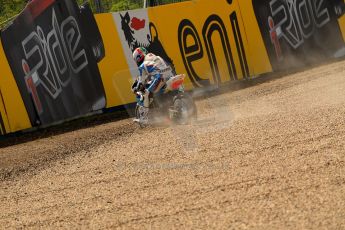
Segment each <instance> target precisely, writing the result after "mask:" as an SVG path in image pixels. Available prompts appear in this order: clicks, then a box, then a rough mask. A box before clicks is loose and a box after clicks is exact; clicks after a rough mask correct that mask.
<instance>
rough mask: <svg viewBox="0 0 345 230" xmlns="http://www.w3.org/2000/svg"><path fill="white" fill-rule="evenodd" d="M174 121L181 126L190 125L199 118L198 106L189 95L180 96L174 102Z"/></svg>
mask: <svg viewBox="0 0 345 230" xmlns="http://www.w3.org/2000/svg"><path fill="white" fill-rule="evenodd" d="M173 111H174V113H175V114H174V116H173V121H174V122H175V123H176V124H179V125H185V124H189V123H190V122H191V121H192V120H194V119H196V117H197V110H196V105H195V103H194V100H193V98H191V97H190V96H189V95H179V96H178V97H176V98H175V100H174V105H173Z"/></svg>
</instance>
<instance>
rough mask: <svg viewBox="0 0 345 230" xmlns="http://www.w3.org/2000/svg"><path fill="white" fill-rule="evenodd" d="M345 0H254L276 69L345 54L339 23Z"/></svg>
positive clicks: (261, 29) (272, 62)
mask: <svg viewBox="0 0 345 230" xmlns="http://www.w3.org/2000/svg"><path fill="white" fill-rule="evenodd" d="M343 4H344V2H343V0H253V7H254V10H255V15H256V18H257V23H258V25H259V28H260V31H261V34H262V37H263V39H264V42H265V46H266V49H267V52H268V55H269V58H270V61H271V64H272V66H273V69H274V70H281V69H288V68H292V67H300V66H306V65H308V64H312V63H318V62H320V61H323V60H326V59H330V58H337V57H341V56H344V55H345V47H344V40H343V37H342V33H341V30H340V28H339V24H338V20H337V19H338V17H339V16H341V15H342V12H341V11H340V12H339V8H340V9H341V7H342V5H343Z"/></svg>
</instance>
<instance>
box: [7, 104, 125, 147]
mask: <svg viewBox="0 0 345 230" xmlns="http://www.w3.org/2000/svg"><path fill="white" fill-rule="evenodd" d="M129 117H130V116H129V114H128V113H127V110H126V109H125V108H124V107H121V108H116V109H113V110H109V111H107V112H106V113H104V114H94V115H91V116H88V117H84V118H79V119H76V120H71V121H68V122H66V123H63V124H59V125H55V126H51V127H47V128H40V129H36V130H33V131H27V132H17V133H13V134H8V135H6V136H5V137H0V138H1V139H0V148H4V147H9V146H12V145H17V144H23V143H26V142H30V141H34V140H37V139H42V138H48V137H52V136H55V135H59V134H64V133H67V132H71V131H76V130H80V129H85V128H91V127H95V126H98V125H102V124H107V123H110V122H115V121H120V120H123V119H127V118H129Z"/></svg>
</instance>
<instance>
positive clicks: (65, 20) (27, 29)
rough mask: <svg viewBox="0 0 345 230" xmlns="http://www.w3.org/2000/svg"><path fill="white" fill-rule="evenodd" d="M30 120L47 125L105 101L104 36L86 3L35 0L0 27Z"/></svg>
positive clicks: (6, 51)
mask: <svg viewBox="0 0 345 230" xmlns="http://www.w3.org/2000/svg"><path fill="white" fill-rule="evenodd" d="M1 40H2V43H3V46H4V50H5V53H6V56H7V59H8V62H9V64H10V66H11V69H12V72H13V75H14V78H15V80H16V83H17V85H18V88H19V91H20V93H21V96H22V98H23V101H24V104H25V107H26V110H27V112H28V114H29V118H30V121H31V123H32V125H33V126H35V125H49V124H52V123H55V122H59V121H63V120H67V119H70V118H74V117H77V116H82V115H85V114H87V113H89V112H92V111H94V110H99V109H102V108H104V107H105V103H106V99H105V93H104V88H103V84H102V81H101V78H100V74H99V70H98V66H97V62H98V61H100V60H101V59H102V58H103V57H104V55H105V54H104V48H103V43H102V38H101V36H100V33H99V31H98V28H97V24H96V22H95V19H94V17H93V14H92V13H91V11H90V9H89V8H88V6H87V5H85V6H83V7H81V8H79V7H78V5H77V3H76V2H75V1H70V0H35V1H32V2H30V3H29V4H28V5H27V6H26V8H25V9H24V11H23V12H22V13H21V14H20V15H19V16H18V17H17V18H16V19H15V20H14V21H13V23H12V24H11V25H9V26H8V27H7V28H6V29H4V30H3V31H2V33H1Z"/></svg>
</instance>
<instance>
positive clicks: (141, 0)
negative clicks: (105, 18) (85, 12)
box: [91, 0, 191, 12]
mask: <svg viewBox="0 0 345 230" xmlns="http://www.w3.org/2000/svg"><path fill="white" fill-rule="evenodd" d="M184 1H191V0H92V2H91V4H92V5H93V8H94V10H95V11H96V12H110V11H113V12H114V11H122V10H133V9H139V8H143V7H152V6H159V5H165V4H171V3H178V2H184Z"/></svg>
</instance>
